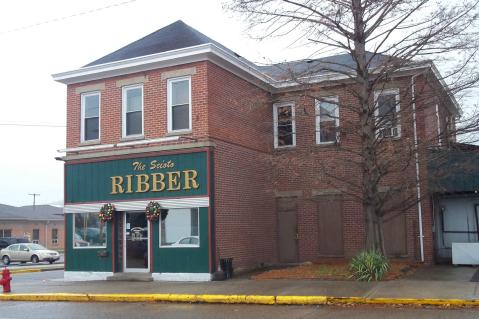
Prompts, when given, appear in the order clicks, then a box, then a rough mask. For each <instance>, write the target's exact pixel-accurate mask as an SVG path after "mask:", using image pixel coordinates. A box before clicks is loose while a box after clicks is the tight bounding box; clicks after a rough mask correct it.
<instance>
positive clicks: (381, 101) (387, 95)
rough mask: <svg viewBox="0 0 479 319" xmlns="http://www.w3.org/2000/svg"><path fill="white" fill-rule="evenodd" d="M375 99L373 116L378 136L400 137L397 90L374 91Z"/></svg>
mask: <svg viewBox="0 0 479 319" xmlns="http://www.w3.org/2000/svg"><path fill="white" fill-rule="evenodd" d="M374 100H375V106H376V107H375V116H376V131H377V134H378V137H380V138H388V137H400V136H401V125H400V123H399V111H400V105H399V90H398V89H392V90H382V91H376V92H375V94H374Z"/></svg>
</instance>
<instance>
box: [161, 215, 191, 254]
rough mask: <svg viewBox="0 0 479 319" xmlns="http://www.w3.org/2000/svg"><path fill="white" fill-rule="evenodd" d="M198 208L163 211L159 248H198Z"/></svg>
mask: <svg viewBox="0 0 479 319" xmlns="http://www.w3.org/2000/svg"><path fill="white" fill-rule="evenodd" d="M199 231H200V230H199V220H198V208H191V209H183V208H181V209H170V210H168V211H163V212H162V214H161V221H160V238H161V240H160V246H161V247H176V248H181V247H199V246H200V237H199V235H200V233H199Z"/></svg>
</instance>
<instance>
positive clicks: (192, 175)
mask: <svg viewBox="0 0 479 319" xmlns="http://www.w3.org/2000/svg"><path fill="white" fill-rule="evenodd" d="M183 174H184V175H185V187H184V188H183V189H191V187H193V188H194V189H197V188H198V187H200V186H199V185H198V182H197V181H196V178H197V177H198V172H197V171H195V170H192V169H189V170H186V171H183Z"/></svg>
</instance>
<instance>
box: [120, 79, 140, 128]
mask: <svg viewBox="0 0 479 319" xmlns="http://www.w3.org/2000/svg"><path fill="white" fill-rule="evenodd" d="M122 90H123V94H122V95H123V97H122V101H123V107H122V108H123V121H122V126H123V127H122V132H123V133H122V136H123V137H132V136H141V135H143V85H131V86H124V87H123V89H122Z"/></svg>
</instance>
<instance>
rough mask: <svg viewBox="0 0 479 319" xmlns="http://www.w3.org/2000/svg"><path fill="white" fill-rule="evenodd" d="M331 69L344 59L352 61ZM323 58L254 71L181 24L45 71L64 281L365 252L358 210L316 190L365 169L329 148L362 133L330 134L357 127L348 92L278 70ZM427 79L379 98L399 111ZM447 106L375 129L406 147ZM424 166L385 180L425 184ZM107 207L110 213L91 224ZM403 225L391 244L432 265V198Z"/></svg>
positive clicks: (411, 72)
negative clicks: (62, 129)
mask: <svg viewBox="0 0 479 319" xmlns="http://www.w3.org/2000/svg"><path fill="white" fill-rule="evenodd" d="M327 61H329V63H330V64H331V63H337V64H338V65H339V64H341V65H345V64H352V63H353V61H352V59H351V57H350V56H349V55H337V56H333V57H329V58H327ZM331 61H332V62H331ZM323 62H324V60H321V59H320V60H305V61H295V62H291V63H285V64H281V65H271V66H257V65H255V64H253V63H252V62H250V61H248V60H246V59H245V58H243V57H241V56H240V55H238V54H236V53H235V52H233V51H231V50H230V49H228V48H226V47H224V46H223V45H221V44H219V43H217V42H216V41H214V40H212V39H210V38H208V37H207V36H205V35H203V34H202V33H200V32H198V31H197V30H195V29H193V28H191V27H189V26H188V25H186V24H185V23H183V22H182V21H177V22H175V23H173V24H171V25H168V26H166V27H164V28H162V29H160V30H158V31H156V32H154V33H152V34H149V35H147V36H145V37H144V38H142V39H140V40H138V41H135V42H133V43H131V44H129V45H127V46H125V47H123V48H121V49H119V50H117V51H115V52H113V53H110V54H108V55H106V56H104V57H102V58H100V59H98V60H96V61H94V62H92V63H90V64H88V65H86V66H84V67H81V68H79V69H77V70H73V71H69V72H63V73H59V74H55V75H53V77H54V79H55V80H56V81H59V82H61V83H64V84H67V96H68V99H67V140H66V143H67V144H66V147H67V148H66V149H65V150H62V151H63V152H65V153H66V154H65V156H63V157H61V160H63V161H64V162H65V206H64V207H65V208H64V212H65V220H66V234H67V235H66V241H65V278H66V279H71V280H87V279H106V278H107V277H109V276H112V275H114V274H115V273H119V272H149V273H152V276H153V278H154V279H159V280H211V278H212V274H213V273H214V272H215V271H216V270H217V269H218V268H219V264H220V262H219V261H220V259H222V258H233V262H234V266H235V267H240V268H241V267H242V268H250V267H256V266H259V265H262V264H273V263H290V262H302V261H309V260H317V259H319V258H321V257H342V258H345V257H346V258H347V257H351V256H353V255H355V254H356V253H357V252H358V251H359V250H361V249H362V248H363V247H364V239H365V221H364V214H363V212H362V206H361V203H360V202H358V201H357V199H356V198H354V196H351V195H348V194H347V193H343V192H341V190H340V189H337V188H333V187H332V186H331V184H330V183H326V182H325V180H326V179H327V178H328V176H329V175H330V174H337V175H338V176H339V175H341V176H344V177H345V178H346V179H347V178H351V179H354V178H358V176H360V175H361V174H360V172H358V171H357V170H356V169H355V168H353V167H352V166H349V165H347V162H346V161H347V160H353V159H352V158H350V157H351V154H350V153H348V154H346V153H345V152H344V151H342V150H341V149H340V147H339V145H343V146H344V145H350V146H352V147H353V148H354V145H356V144H355V143H358V141H357V139H355V137H352V135H351V134H348V133H347V132H341V138H340V139H339V133H338V132H339V130H337V128H338V127H341V123H346V122H348V121H349V122H351V121H354V119H355V118H354V115H353V114H352V112H351V111H350V109H349V108H348V107H342V105H344V106H346V105H348V103H354V102H353V101H354V100H353V97H352V94H351V92H349V91H348V90H347V89H345V82H344V78H342V77H341V76H338V74H334V72H331V71H330V70H328V71H324V70H321V68H317V69H316V70H315V72H314V74H309V75H308V78H309V79H310V80H311V81H310V82H309V85H308V86H307V89H305V86H304V85H299V82H298V81H293V79H291V78H290V77H288V74H289V71H290V70H291V69H294V70H296V71H298V70H301V69H305V70H306V69H308V68H309V67H311V65H315V64H316V66H318V64H321V63H323ZM434 72H435V69H434V66H433V65H431V64H430V63H424V64H417V65H416V66H415V67H414V68H409V69H407V70H404V72H402V73H398V75H397V78H393V79H391V81H390V82H389V83H387V85H386V87H385V88H384V89H382V90H381V91H378V94H377V96H376V97H375V99H376V101H377V103H383V104H384V105H385V106H386V107H387V103H388V101H390V100H391V99H392V100H394V101H398V102H399V101H400V102H399V103H398V104H397V105H402V107H404V108H406V107H408V106H409V105H410V104H409V103H407V102H405V101H411V100H414V98H413V97H412V93H411V90H410V89H411V79H412V78H414V80H415V82H414V84H415V85H416V83H423V86H424V83H425V81H426V80H425V77H426V74H427V75H431V74H432V75H434ZM440 85H441V84H439V86H440ZM396 108H397V107H396ZM396 108H394V111H393V113H394V112H395V110H396ZM379 109H381V108H379ZM389 111H391V110H389ZM397 111H399V109H397ZM455 112H456V109H455V105H454V103H451V105H449V104H447V105H442V104H441V105H437V104H436V105H435V106H434V107H422V108H421V107H420V105H419V102H418V105H417V113H416V110H415V113H414V119H413V117H412V115H411V117H409V118H408V117H407V116H403V117H401V118H400V119H399V121H396V120H395V122H394V123H395V124H394V125H392V126H391V127H390V130H389V131H388V132H383V133H381V134H388V136H389V135H390V136H391V137H394V140H397V141H398V143H402V142H404V143H406V142H407V143H409V144H410V143H411V141H412V140H413V137H414V136H415V137H417V136H419V138H423V139H425V138H426V135H427V134H433V133H436V132H438V131H440V130H441V129H445V127H446V124H447V119H449V118H451V117H453V116H454V115H455ZM411 114H412V113H411ZM308 115H310V116H308ZM416 115H417V118H416ZM391 123H392V122H391ZM416 135H417V136H416ZM340 158H343V160H344V161H340V160H339V159H340ZM424 165H425V164H421V165H419V166H421V167H418V170H417V171H416V169H415V168H414V165H411V167H407V168H405V170H404V172H403V173H401V174H400V175H398V176H397V180H395V181H391V183H392V184H394V183H396V184H397V183H401V179H406V180H408V181H415V179H416V177H418V176H419V177H420V178H421V179H422V178H423V177H424V176H425V174H426V169H425V168H424V167H422V166H424ZM419 168H420V169H421V170H420V171H419ZM325 170H330V171H328V173H329V175H328V174H325ZM418 180H419V179H418ZM425 188H426V185H423V191H424V189H425ZM150 202H154V204H159V205H160V206H161V208H162V209H163V210H162V211H161V213H159V216H158V218H157V219H152V220H149V219H148V218H147V216H146V214H145V209H146V208H147V206H148V205H149V203H150ZM105 204H113V207H114V211H113V212H112V220H110V221H106V222H101V221H100V219H99V211H100V209H101V208H102V207H103V206H104V205H105ZM398 216H399V217H397V218H392V219H391V221H389V222H388V224H387V225H385V228H386V229H387V231H386V232H385V234H386V236H385V237H386V238H385V241H386V245H387V246H388V251H389V252H391V255H393V256H396V257H403V258H409V259H411V260H412V259H422V260H423V261H426V262H432V260H433V235H432V220H433V217H432V211H431V207H430V203H429V202H428V200H427V199H426V200H424V201H422V202H421V203H419V205H413V206H411V207H410V208H408V209H407V211H406V213H404V214H400V215H398ZM85 242H86V243H88V245H86V244H84V243H85Z"/></svg>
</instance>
